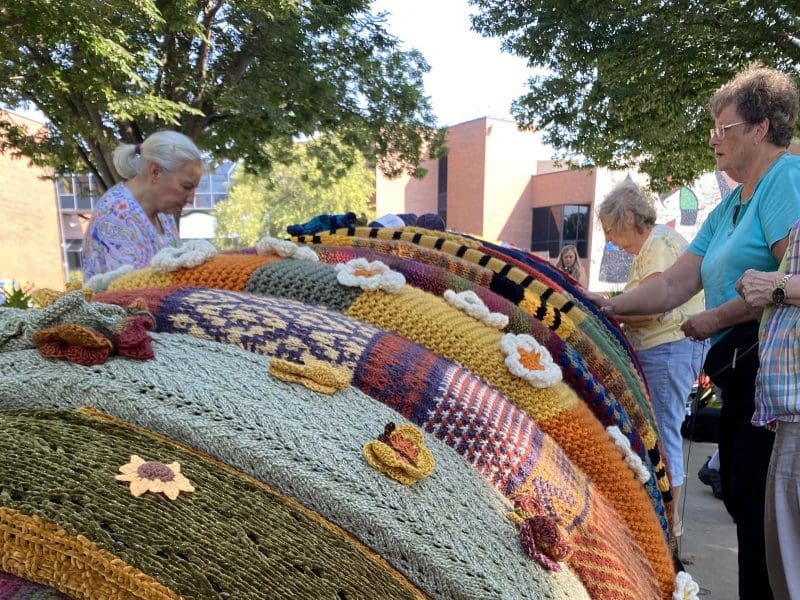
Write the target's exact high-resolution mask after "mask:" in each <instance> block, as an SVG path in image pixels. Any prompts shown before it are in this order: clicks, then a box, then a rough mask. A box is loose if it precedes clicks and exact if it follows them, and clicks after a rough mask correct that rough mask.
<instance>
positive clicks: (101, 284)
mask: <svg viewBox="0 0 800 600" xmlns="http://www.w3.org/2000/svg"><path fill="white" fill-rule="evenodd" d="M133 270H134V268H133V265H122V266H121V267H117V268H116V269H114V270H113V271H108V272H107V273H98V274H97V275H93V276H92V277H91V278H89V281H87V282H86V284H85V285H86V287H87V288H89V289H90V290H92V291H93V292H105V291H106V290H107V289H108V286H109V285H111V282H112V281H114V280H115V279H118V278H119V277H122V276H123V275H125V273H130V272H131V271H133Z"/></svg>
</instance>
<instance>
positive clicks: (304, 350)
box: [0, 227, 680, 600]
mask: <svg viewBox="0 0 800 600" xmlns="http://www.w3.org/2000/svg"><path fill="white" fill-rule="evenodd" d="M182 260H183V258H182V257H181V256H180V253H178V254H175V255H174V256H173V255H170V256H169V257H164V256H162V257H160V259H159V261H155V262H154V263H153V265H151V267H148V268H145V269H140V270H136V271H130V272H124V271H123V272H120V273H118V274H114V275H113V276H112V277H108V278H105V279H103V281H102V283H101V284H100V285H101V286H102V287H103V288H106V287H107V289H100V290H97V293H95V294H94V295H93V296H92V297H91V299H89V298H88V297H87V296H88V294H84V293H81V292H72V293H68V294H64V295H62V296H60V297H55V299H54V300H53V299H51V300H52V303H51V304H49V305H48V306H46V307H44V308H40V309H30V310H16V309H4V308H1V307H0V372H1V373H3V377H2V378H0V597H3V598H14V599H15V600H17V599H19V600H21V599H23V598H27V599H33V598H65V597H70V598H97V599H101V598H102V599H105V598H164V599H168V598H193V599H206V598H209V599H216V598H219V599H222V598H237V599H250V598H252V599H264V598H304V599H306V598H331V599H333V600H337V599H339V600H344V599H356V598H364V599H375V598H439V599H442V600H445V599H448V600H449V599H473V598H481V599H487V600H488V599H492V600H495V599H499V598H507V599H515V600H516V599H523V598H531V599H534V598H553V599H564V600H572V599H580V598H593V599H607V600H612V599H613V600H617V599H630V600H643V599H645V600H647V599H659V598H660V599H664V600H666V599H669V598H672V596H673V592H674V591H675V586H676V575H677V574H676V571H675V566H674V561H673V558H672V557H673V551H674V546H675V540H674V538H673V537H672V535H671V527H670V524H669V523H668V522H667V519H666V517H665V515H666V514H668V512H669V511H668V510H667V508H669V506H670V503H671V498H670V497H669V468H668V465H666V464H665V462H664V460H663V454H662V452H661V444H660V441H659V439H658V435H657V429H656V425H655V421H654V417H653V412H652V408H651V406H650V402H649V397H648V394H647V388H646V385H645V382H644V381H643V378H642V375H641V372H640V369H639V366H638V363H637V361H636V356H635V354H634V353H633V351H632V350H631V348H630V346H629V344H628V342H627V340H626V339H625V337H624V335H623V334H622V332H621V331H620V330H619V329H618V328H617V326H616V325H615V324H614V323H612V322H610V321H608V320H607V319H605V318H604V317H603V316H602V315H601V314H600V313H598V312H597V311H595V310H594V307H592V306H591V305H590V304H589V303H587V301H586V300H585V298H584V297H583V296H582V294H581V292H580V289H579V288H578V287H576V286H575V285H574V282H571V281H569V279H568V278H566V277H564V276H563V275H562V274H560V272H558V271H557V270H554V269H552V268H551V267H549V265H545V264H543V263H542V262H541V261H540V260H539V259H537V258H536V257H534V256H532V255H529V254H528V253H526V252H524V251H522V250H517V249H507V248H501V247H499V246H495V245H491V244H489V243H486V242H483V241H482V240H477V239H474V238H469V237H465V236H459V235H456V234H453V233H449V232H442V231H434V230H426V229H421V228H419V227H405V228H402V229H389V228H378V227H376V228H357V227H349V228H345V229H339V230H333V231H330V232H325V233H321V234H315V235H312V236H300V237H296V238H294V239H293V240H291V241H290V240H273V239H265V240H262V242H259V244H258V245H257V246H256V248H252V249H248V250H244V251H239V252H222V253H218V252H214V251H207V252H205V253H204V255H203V257H201V258H199V259H195V260H193V261H192V262H191V263H188V262H183V263H182V262H181V261H182ZM679 580H680V579H679ZM4 593H5V594H6V595H3V594H4Z"/></svg>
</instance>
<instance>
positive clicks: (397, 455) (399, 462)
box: [364, 421, 436, 485]
mask: <svg viewBox="0 0 800 600" xmlns="http://www.w3.org/2000/svg"><path fill="white" fill-rule="evenodd" d="M364 458H365V459H366V461H367V462H368V463H369V464H370V466H372V467H373V468H375V469H377V470H378V471H380V472H382V473H385V474H386V475H388V476H389V477H391V478H392V479H396V480H397V481H399V482H400V483H403V484H405V485H411V484H413V483H416V482H417V481H419V480H420V479H422V478H424V477H427V476H428V475H430V474H431V473H433V469H434V468H435V467H436V460H435V459H434V458H433V454H431V451H430V450H428V448H426V447H425V438H424V436H423V435H422V432H421V431H420V430H419V429H417V428H416V427H414V426H413V425H410V424H405V425H400V426H399V427H398V426H397V425H395V424H394V422H392V421H390V422H389V423H387V424H386V428H385V429H384V431H383V433H382V434H380V435H379V436H378V439H375V440H372V441H371V442H368V443H367V444H365V445H364Z"/></svg>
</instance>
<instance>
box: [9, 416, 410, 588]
mask: <svg viewBox="0 0 800 600" xmlns="http://www.w3.org/2000/svg"><path fill="white" fill-rule="evenodd" d="M0 449H2V453H3V457H4V460H3V462H2V463H0V474H2V476H1V477H0V481H2V484H0V486H2V489H3V491H4V492H6V493H5V494H0V497H4V498H5V497H8V500H5V501H3V503H2V506H0V531H2V532H3V533H4V536H3V539H4V542H3V546H4V547H3V559H2V563H3V568H6V569H13V570H14V571H15V572H17V573H18V574H21V575H23V576H25V577H27V578H29V579H34V580H39V581H41V582H43V583H46V584H48V585H56V586H58V588H59V589H60V590H61V591H63V592H65V593H68V594H71V595H74V596H76V597H81V598H103V599H105V598H128V597H130V598H175V599H177V598H226V597H236V598H254V599H255V598H263V597H264V590H271V595H272V596H273V597H281V598H298V599H299V598H314V597H316V598H320V597H335V596H336V595H337V594H341V593H342V592H344V593H346V594H347V595H348V597H349V596H350V595H351V594H352V595H353V596H357V597H364V598H368V597H375V596H378V597H387V598H388V597H393V598H394V597H396V598H407V599H411V598H422V597H423V594H422V593H421V592H420V591H419V590H417V589H416V588H415V587H414V586H412V585H411V584H410V583H409V582H408V581H407V580H406V579H405V578H404V577H402V576H400V574H399V573H397V572H396V571H394V570H393V569H391V568H387V565H386V564H385V562H384V561H382V560H380V559H378V558H377V557H375V556H374V553H372V552H371V551H370V550H368V549H367V548H366V547H364V546H363V545H361V544H359V543H358V542H356V541H355V540H354V539H353V538H352V537H351V536H348V535H347V533H346V532H344V531H342V530H341V529H339V528H338V527H334V526H332V525H331V524H330V523H329V522H327V521H325V520H324V519H322V518H321V517H320V516H319V515H318V514H316V513H314V512H313V511H309V510H306V509H303V508H302V507H301V506H300V505H298V504H297V503H296V502H293V501H291V500H289V499H288V498H287V497H286V496H284V495H283V494H281V493H279V492H277V491H275V490H273V489H271V488H269V487H268V486H266V485H264V484H261V483H259V482H257V481H255V480H254V479H253V478H251V477H248V476H245V475H244V474H242V473H240V472H237V471H235V470H234V469H231V468H230V467H227V466H225V465H223V464H222V463H219V462H218V461H216V460H213V459H211V458H210V457H207V456H204V455H202V454H199V453H197V452H194V451H191V450H190V449H188V448H185V447H181V446H179V445H177V444H174V443H172V442H170V441H169V440H166V439H164V438H163V437H159V436H155V435H153V434H151V433H150V432H147V431H144V430H142V429H140V428H133V427H131V426H129V425H127V424H124V423H122V422H120V421H118V420H115V419H112V418H109V417H105V416H104V415H102V414H97V413H94V412H92V411H89V412H84V413H76V412H72V411H63V410H61V411H42V410H30V409H28V410H7V411H4V414H3V426H2V428H0ZM131 452H136V453H140V454H143V455H144V456H148V457H151V460H159V459H160V460H162V461H163V462H178V463H179V464H180V465H181V471H182V473H185V474H186V475H188V476H189V477H191V481H192V484H193V486H194V487H195V492H194V493H193V494H192V496H191V497H189V496H187V495H185V494H184V495H180V496H179V497H178V498H177V499H176V500H175V501H172V502H170V501H168V500H165V499H164V497H159V496H157V495H151V494H148V495H145V496H142V497H140V498H136V497H134V496H132V495H131V493H130V492H129V490H128V487H127V485H122V484H120V483H117V482H115V480H114V475H115V474H116V473H117V472H118V468H119V467H120V466H121V465H123V464H125V463H126V462H127V461H128V458H129V455H130V453H131ZM20 464H24V465H25V468H24V469H19V468H17V467H18V466H19V465H20ZM32 507H36V508H35V510H32ZM21 532H24V533H21ZM9 534H13V535H12V537H8V536H9ZM243 542H246V543H243Z"/></svg>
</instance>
